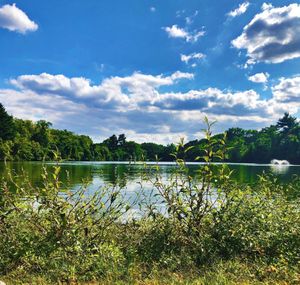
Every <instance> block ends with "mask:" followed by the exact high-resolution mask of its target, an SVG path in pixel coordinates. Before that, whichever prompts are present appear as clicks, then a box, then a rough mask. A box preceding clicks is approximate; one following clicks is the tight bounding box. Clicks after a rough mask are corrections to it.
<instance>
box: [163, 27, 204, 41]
mask: <svg viewBox="0 0 300 285" xmlns="http://www.w3.org/2000/svg"><path fill="white" fill-rule="evenodd" d="M163 29H164V30H165V31H166V33H167V34H168V36H169V37H170V38H182V39H185V40H186V41H187V42H197V41H198V39H199V38H200V37H202V36H204V35H205V31H193V32H188V31H187V30H186V29H184V28H180V27H178V26H177V25H172V26H171V27H165V28H163Z"/></svg>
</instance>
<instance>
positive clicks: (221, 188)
mask: <svg viewBox="0 0 300 285" xmlns="http://www.w3.org/2000/svg"><path fill="white" fill-rule="evenodd" d="M207 123H208V122H207ZM206 142H207V144H206V148H205V149H203V157H202V158H203V159H204V160H205V161H206V162H207V163H206V164H205V165H204V166H201V167H200V168H199V172H198V177H197V178H192V177H190V176H189V173H188V168H187V167H186V165H185V160H184V155H185V153H186V152H187V151H188V149H185V148H184V144H183V143H180V144H178V146H177V148H176V153H175V154H174V156H175V159H176V161H177V167H176V169H175V171H174V173H173V174H172V175H171V176H170V177H169V180H168V181H164V180H163V179H162V177H161V176H160V174H159V173H160V172H159V171H158V169H156V168H151V169H149V170H148V171H150V172H151V175H149V176H148V175H147V171H146V172H145V173H146V175H145V176H144V178H143V179H144V180H147V181H148V182H151V183H152V186H153V189H154V190H155V191H153V192H152V193H153V195H155V196H154V197H153V200H151V199H150V200H148V202H147V203H146V202H145V201H143V200H142V201H140V209H141V213H143V215H142V216H139V218H135V219H134V218H130V219H129V218H128V213H129V211H130V210H131V208H132V204H130V203H128V201H127V200H126V199H125V198H124V197H123V196H122V191H121V189H119V188H116V187H111V186H109V185H108V186H106V187H101V188H100V189H99V190H98V191H96V192H95V193H94V194H93V195H91V194H89V193H87V191H86V187H85V185H83V186H82V188H81V189H79V190H76V191H74V190H72V188H70V187H68V185H63V184H62V183H61V182H60V179H59V176H60V168H59V166H54V169H53V171H52V172H46V171H45V173H44V174H43V176H42V178H43V184H42V186H41V185H40V186H34V185H32V184H31V182H30V181H29V180H28V179H27V178H26V176H23V177H16V176H15V175H12V174H11V176H10V177H9V178H5V179H3V180H2V182H1V186H0V280H3V281H5V282H6V283H7V284H41V285H42V284H299V283H300V275H299V274H300V208H299V195H297V194H295V193H299V183H296V182H291V183H290V184H284V185H282V184H280V183H278V182H277V181H276V179H275V180H274V179H273V178H270V177H268V176H261V177H260V179H259V183H258V184H256V185H252V186H250V185H238V184H236V183H235V182H234V181H232V180H231V178H230V177H231V172H230V170H229V169H228V168H227V167H226V166H225V165H224V166H222V167H220V168H218V170H217V171H215V170H214V169H213V165H212V162H213V161H214V160H215V159H218V160H222V159H225V158H226V138H225V137H224V138H219V139H216V138H215V137H212V135H211V124H210V123H208V128H207V130H206ZM157 167H158V166H157ZM153 173H154V174H155V175H154V176H153ZM153 177H155V178H154V179H153ZM291 193H292V194H293V195H291ZM154 198H155V199H154ZM149 201H150V202H149ZM151 201H158V202H159V204H160V205H163V206H164V209H165V211H163V212H162V211H161V208H159V207H157V203H154V202H153V203H151Z"/></svg>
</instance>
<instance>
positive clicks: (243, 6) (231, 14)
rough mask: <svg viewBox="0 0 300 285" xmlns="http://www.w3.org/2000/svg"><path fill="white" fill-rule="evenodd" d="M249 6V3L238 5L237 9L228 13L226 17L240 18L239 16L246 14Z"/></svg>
mask: <svg viewBox="0 0 300 285" xmlns="http://www.w3.org/2000/svg"><path fill="white" fill-rule="evenodd" d="M249 5H250V3H249V2H244V3H242V4H240V5H239V7H238V8H236V9H235V10H233V11H230V12H229V13H228V14H227V15H228V16H229V17H231V18H234V17H237V16H240V15H242V14H244V13H246V11H247V9H248V7H249Z"/></svg>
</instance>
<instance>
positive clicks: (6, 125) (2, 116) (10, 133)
mask: <svg viewBox="0 0 300 285" xmlns="http://www.w3.org/2000/svg"><path fill="white" fill-rule="evenodd" d="M14 137H15V125H14V120H13V117H12V116H10V115H8V114H7V112H6V110H5V108H4V107H3V105H2V104H1V103H0V138H1V139H3V140H11V139H13V138H14Z"/></svg>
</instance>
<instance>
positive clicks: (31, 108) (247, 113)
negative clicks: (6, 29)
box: [0, 71, 300, 143]
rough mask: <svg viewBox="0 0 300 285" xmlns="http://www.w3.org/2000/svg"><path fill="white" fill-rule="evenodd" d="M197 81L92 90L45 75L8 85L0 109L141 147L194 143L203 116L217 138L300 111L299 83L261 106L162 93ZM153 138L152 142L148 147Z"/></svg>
mask: <svg viewBox="0 0 300 285" xmlns="http://www.w3.org/2000/svg"><path fill="white" fill-rule="evenodd" d="M191 79H193V74H191V73H184V72H180V71H177V72H175V73H173V74H171V75H169V76H164V75H149V74H142V73H137V72H135V73H133V74H132V75H130V76H125V77H118V76H114V77H110V78H106V79H104V80H103V81H102V82H101V83H100V84H92V83H91V81H90V80H88V79H87V78H83V77H74V78H69V77H66V76H64V75H52V74H47V73H42V74H40V75H23V76H19V77H17V78H15V79H12V80H11V81H10V82H11V84H12V85H13V86H14V87H15V88H16V90H15V89H0V102H1V103H3V104H4V106H5V107H6V108H7V109H8V111H9V112H10V113H12V114H13V115H15V116H17V117H21V118H27V119H34V120H38V119H46V120H49V121H52V122H54V126H55V127H59V128H62V129H64V128H67V129H70V130H72V131H75V132H78V133H84V134H88V135H90V136H92V137H93V138H96V139H97V140H101V139H104V138H106V137H108V136H110V135H111V134H112V133H127V134H129V138H130V139H135V140H137V141H143V140H146V139H147V140H148V141H154V140H155V141H156V142H162V143H167V142H170V141H175V138H178V137H180V136H183V135H185V136H187V137H189V138H194V136H195V134H196V133H197V132H199V128H200V127H199V124H200V123H201V120H202V118H203V117H204V115H208V116H209V118H211V119H217V120H218V121H219V124H218V128H219V130H224V129H226V128H228V127H230V126H233V125H236V124H237V122H239V125H240V126H241V127H246V128H252V127H254V126H255V127H257V128H258V127H263V126H265V125H267V124H269V123H271V122H274V121H275V120H277V119H278V118H279V117H280V116H282V114H283V112H285V111H289V112H291V113H295V112H297V110H298V107H299V106H300V100H299V104H295V102H298V101H297V100H298V98H297V95H296V94H297V90H299V85H300V78H299V77H295V78H290V79H281V81H280V83H279V84H278V85H276V86H274V87H273V88H272V91H273V94H274V96H273V97H272V98H271V99H262V98H261V97H260V95H259V94H258V93H257V92H255V91H254V90H246V91H240V92H231V91H224V90H220V89H217V88H207V89H198V90H189V91H186V92H171V91H169V92H166V91H164V92H162V91H161V87H163V86H168V90H169V89H171V88H172V87H173V86H174V85H175V84H177V82H178V81H179V80H191ZM151 138H152V139H151Z"/></svg>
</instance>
